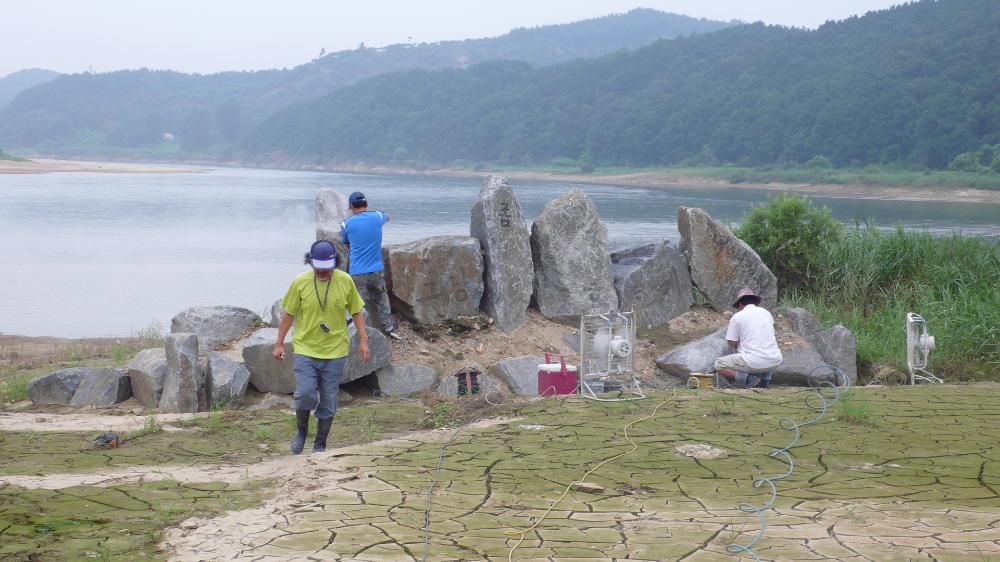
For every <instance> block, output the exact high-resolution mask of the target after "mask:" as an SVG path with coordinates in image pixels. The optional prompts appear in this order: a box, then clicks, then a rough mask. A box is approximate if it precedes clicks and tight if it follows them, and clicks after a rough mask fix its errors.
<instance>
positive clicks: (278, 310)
mask: <svg viewBox="0 0 1000 562" xmlns="http://www.w3.org/2000/svg"><path fill="white" fill-rule="evenodd" d="M281 300H282V299H278V300H276V301H274V304H272V305H271V307H270V308H269V309H268V311H267V313H268V317H269V318H268V325H269V326H271V327H272V328H277V327H278V325H279V324H281V315H282V314H284V313H285V307H283V306H281ZM292 322H293V323H294V320H293V321H292Z"/></svg>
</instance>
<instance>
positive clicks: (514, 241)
mask: <svg viewBox="0 0 1000 562" xmlns="http://www.w3.org/2000/svg"><path fill="white" fill-rule="evenodd" d="M469 234H470V235H471V236H472V237H473V238H476V239H478V240H479V245H480V247H481V248H482V252H483V269H484V272H485V275H484V287H483V301H482V309H483V310H484V311H486V313H487V314H489V315H490V316H492V317H493V318H494V320H495V321H496V324H495V325H496V327H497V328H499V329H500V330H501V331H504V332H513V331H514V330H516V329H518V328H520V327H521V325H522V324H524V322H525V321H526V320H527V319H528V305H529V304H530V303H531V293H532V290H533V287H534V277H535V272H534V268H533V267H532V265H531V243H530V241H529V231H528V227H527V225H526V224H525V222H524V215H523V214H522V213H521V204H520V203H518V201H517V197H516V196H515V195H514V190H513V189H511V187H510V184H509V183H507V180H505V179H504V178H503V177H501V176H496V175H494V176H490V177H489V178H488V179H487V180H486V183H485V184H484V185H483V188H482V190H480V192H479V199H478V200H477V201H476V203H475V205H473V206H472V220H471V224H470V226H469Z"/></svg>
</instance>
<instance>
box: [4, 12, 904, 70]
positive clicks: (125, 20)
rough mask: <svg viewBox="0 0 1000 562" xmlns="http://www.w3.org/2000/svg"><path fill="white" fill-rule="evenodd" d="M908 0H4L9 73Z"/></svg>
mask: <svg viewBox="0 0 1000 562" xmlns="http://www.w3.org/2000/svg"><path fill="white" fill-rule="evenodd" d="M898 3H899V0H838V1H837V2H829V1H826V0H644V1H633V0H368V1H360V0H350V1H348V0H24V1H17V2H15V1H13V0H11V1H4V2H3V3H2V8H0V14H2V15H0V76H5V75H7V74H9V73H11V72H14V71H16V70H20V69H22V68H33V67H40V68H49V69H52V70H57V71H60V72H81V71H85V70H87V69H88V68H91V69H93V70H94V71H96V72H104V71H109V70H119V69H123V68H140V67H144V66H145V67H149V68H170V69H175V70H181V71H185V72H202V73H208V72H216V71H220V70H253V69H263V68H281V67H293V66H296V65H298V64H301V63H303V62H306V61H308V60H310V59H312V58H315V57H316V56H317V55H318V54H319V50H320V49H321V48H325V49H326V50H327V51H337V50H342V49H353V48H355V47H357V46H358V44H359V43H361V42H362V41H363V42H364V43H365V44H366V45H368V46H370V47H372V46H381V45H388V44H391V43H406V42H409V41H411V39H410V38H412V41H414V42H432V41H438V40H447V39H466V38H470V37H490V36H495V35H501V34H503V33H506V32H507V31H510V30H511V29H513V28H515V27H533V26H538V25H546V24H553V23H568V22H572V21H576V20H580V19H586V18H592V17H597V16H603V15H607V14H610V13H619V12H626V11H628V10H630V9H632V8H635V7H647V8H654V9H657V10H663V11H667V12H674V13H679V14H685V15H689V16H695V17H704V18H709V19H718V20H724V21H728V20H732V19H739V20H744V21H757V20H761V21H764V22H767V23H774V24H781V25H788V26H799V27H816V26H818V25H820V24H822V23H823V22H824V21H827V20H831V19H843V18H845V17H848V16H850V15H852V14H864V13H865V12H867V11H869V10H877V9H882V8H886V7H889V6H891V5H893V4H898Z"/></svg>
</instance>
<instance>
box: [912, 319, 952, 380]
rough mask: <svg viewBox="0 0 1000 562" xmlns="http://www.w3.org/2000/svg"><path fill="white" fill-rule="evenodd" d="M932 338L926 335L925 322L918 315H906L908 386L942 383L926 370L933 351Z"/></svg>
mask: <svg viewBox="0 0 1000 562" xmlns="http://www.w3.org/2000/svg"><path fill="white" fill-rule="evenodd" d="M934 348H935V345H934V336H932V335H930V334H928V333H927V321H926V320H924V319H923V317H921V316H920V315H919V314H914V313H912V312H907V313H906V367H907V369H909V371H910V384H917V382H918V381H919V382H931V383H938V384H943V383H944V381H943V380H941V379H940V378H938V377H936V376H934V374H933V373H931V372H930V371H928V370H927V367H928V365H929V364H930V354H931V351H932V350H934Z"/></svg>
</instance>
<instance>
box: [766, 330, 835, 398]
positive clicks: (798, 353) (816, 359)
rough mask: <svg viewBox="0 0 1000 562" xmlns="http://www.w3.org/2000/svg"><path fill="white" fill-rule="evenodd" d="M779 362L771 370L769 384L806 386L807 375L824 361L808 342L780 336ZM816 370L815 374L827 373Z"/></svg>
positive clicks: (807, 383) (807, 381)
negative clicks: (780, 357) (771, 374)
mask: <svg viewBox="0 0 1000 562" xmlns="http://www.w3.org/2000/svg"><path fill="white" fill-rule="evenodd" d="M780 339H781V341H782V345H781V356H782V361H781V364H780V365H778V366H777V367H775V368H774V370H773V371H772V373H773V377H772V379H771V384H777V385H786V386H808V385H809V378H808V375H809V373H810V372H812V371H813V369H815V368H816V367H819V366H821V365H824V364H825V363H826V362H825V361H823V358H822V357H820V354H819V353H816V350H815V349H813V347H812V346H811V345H809V342H807V341H805V340H801V339H797V338H794V337H782V338H780ZM828 372H829V371H826V372H820V371H817V373H816V374H817V375H824V374H826V373H828Z"/></svg>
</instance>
